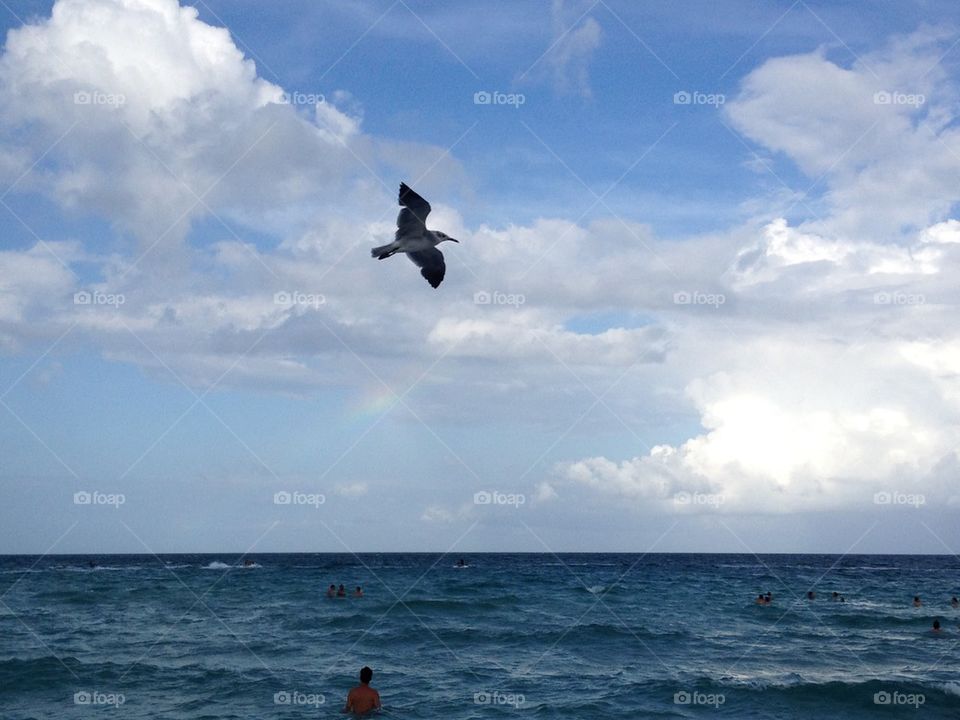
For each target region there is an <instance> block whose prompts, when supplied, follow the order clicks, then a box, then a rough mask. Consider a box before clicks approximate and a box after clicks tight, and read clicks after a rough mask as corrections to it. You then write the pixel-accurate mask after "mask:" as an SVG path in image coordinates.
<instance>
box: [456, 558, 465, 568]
mask: <svg viewBox="0 0 960 720" xmlns="http://www.w3.org/2000/svg"><path fill="white" fill-rule="evenodd" d="M466 566H467V564H466V563H465V562H464V561H463V558H460V559H459V560H457V567H466Z"/></svg>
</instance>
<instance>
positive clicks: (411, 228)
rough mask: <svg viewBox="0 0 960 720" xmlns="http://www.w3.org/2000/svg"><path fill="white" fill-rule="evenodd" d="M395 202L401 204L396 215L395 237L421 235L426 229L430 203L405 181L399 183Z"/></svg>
mask: <svg viewBox="0 0 960 720" xmlns="http://www.w3.org/2000/svg"><path fill="white" fill-rule="evenodd" d="M397 202H399V203H400V205H402V206H403V210H401V211H400V214H399V215H397V236H396V237H397V239H398V240H399V239H400V238H401V237H415V236H417V235H423V233H424V232H426V229H427V227H426V222H427V215H429V214H430V203H428V202H427V201H426V200H424V199H423V198H422V197H420V196H419V195H417V193H415V192H414V191H413V190H411V189H410V187H409V186H408V185H407V184H406V183H400V196H399V197H398V198H397Z"/></svg>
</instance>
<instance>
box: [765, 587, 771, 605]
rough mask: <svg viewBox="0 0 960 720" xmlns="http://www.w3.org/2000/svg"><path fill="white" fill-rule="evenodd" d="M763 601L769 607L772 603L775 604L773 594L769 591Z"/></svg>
mask: <svg viewBox="0 0 960 720" xmlns="http://www.w3.org/2000/svg"><path fill="white" fill-rule="evenodd" d="M763 601H764V602H765V603H766V604H767V605H769V604H770V603H772V602H773V593H772V592H770V591H769V590H768V591H767V596H766V597H765V598H764V599H763Z"/></svg>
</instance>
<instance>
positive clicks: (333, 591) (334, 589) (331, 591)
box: [327, 585, 337, 597]
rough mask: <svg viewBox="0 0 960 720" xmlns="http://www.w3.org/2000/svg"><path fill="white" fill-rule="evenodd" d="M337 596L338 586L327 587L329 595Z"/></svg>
mask: <svg viewBox="0 0 960 720" xmlns="http://www.w3.org/2000/svg"><path fill="white" fill-rule="evenodd" d="M336 596H337V586H336V585H331V586H330V587H328V588H327V597H336Z"/></svg>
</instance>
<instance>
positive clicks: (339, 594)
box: [337, 583, 347, 597]
mask: <svg viewBox="0 0 960 720" xmlns="http://www.w3.org/2000/svg"><path fill="white" fill-rule="evenodd" d="M346 596H347V589H346V588H345V587H344V586H343V583H340V587H338V588H337V597H346Z"/></svg>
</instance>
